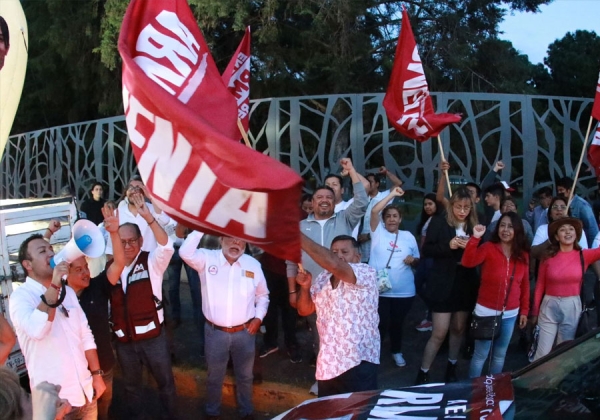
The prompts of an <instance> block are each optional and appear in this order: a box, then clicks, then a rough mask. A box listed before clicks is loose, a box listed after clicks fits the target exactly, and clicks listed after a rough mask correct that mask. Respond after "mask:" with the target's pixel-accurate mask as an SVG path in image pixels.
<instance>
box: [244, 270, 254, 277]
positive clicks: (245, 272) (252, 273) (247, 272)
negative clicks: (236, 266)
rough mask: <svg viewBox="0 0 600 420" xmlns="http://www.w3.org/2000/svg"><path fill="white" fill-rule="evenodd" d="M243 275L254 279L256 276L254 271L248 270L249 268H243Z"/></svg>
mask: <svg viewBox="0 0 600 420" xmlns="http://www.w3.org/2000/svg"><path fill="white" fill-rule="evenodd" d="M242 276H244V277H248V278H249V279H253V278H254V272H253V271H248V270H242Z"/></svg>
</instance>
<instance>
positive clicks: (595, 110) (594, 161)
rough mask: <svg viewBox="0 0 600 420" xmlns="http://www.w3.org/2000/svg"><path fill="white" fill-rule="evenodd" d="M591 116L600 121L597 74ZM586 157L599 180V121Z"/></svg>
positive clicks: (599, 84)
mask: <svg viewBox="0 0 600 420" xmlns="http://www.w3.org/2000/svg"><path fill="white" fill-rule="evenodd" d="M591 118H595V119H596V121H600V75H598V83H597V84H596V95H595V96H594V105H593V106H592V116H591ZM586 140H587V139H586ZM587 158H588V160H589V161H590V164H591V165H592V167H593V168H594V171H595V172H596V178H597V179H598V181H599V182H600V122H598V124H597V125H596V131H595V133H594V138H593V139H592V144H591V145H590V148H589V149H588V152H587Z"/></svg>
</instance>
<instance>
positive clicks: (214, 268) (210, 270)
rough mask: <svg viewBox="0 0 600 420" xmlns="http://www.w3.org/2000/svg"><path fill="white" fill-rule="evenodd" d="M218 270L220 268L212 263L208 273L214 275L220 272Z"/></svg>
mask: <svg viewBox="0 0 600 420" xmlns="http://www.w3.org/2000/svg"><path fill="white" fill-rule="evenodd" d="M218 271H219V270H218V269H217V266H216V265H211V266H210V267H208V273H209V274H212V275H213V276H214V275H215V274H217V273H218Z"/></svg>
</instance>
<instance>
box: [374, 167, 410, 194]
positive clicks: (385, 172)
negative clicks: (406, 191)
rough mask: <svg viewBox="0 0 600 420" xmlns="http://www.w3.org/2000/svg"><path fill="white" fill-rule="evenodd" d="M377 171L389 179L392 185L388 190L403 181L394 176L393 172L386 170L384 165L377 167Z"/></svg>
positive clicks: (399, 185)
mask: <svg viewBox="0 0 600 420" xmlns="http://www.w3.org/2000/svg"><path fill="white" fill-rule="evenodd" d="M379 173H380V174H382V175H385V176H387V177H388V178H389V179H390V181H391V182H392V186H391V187H390V191H391V190H393V189H394V187H401V186H402V184H404V182H402V180H401V179H400V178H398V177H397V176H396V174H394V173H393V172H390V171H388V169H387V168H386V167H385V166H382V167H381V168H379Z"/></svg>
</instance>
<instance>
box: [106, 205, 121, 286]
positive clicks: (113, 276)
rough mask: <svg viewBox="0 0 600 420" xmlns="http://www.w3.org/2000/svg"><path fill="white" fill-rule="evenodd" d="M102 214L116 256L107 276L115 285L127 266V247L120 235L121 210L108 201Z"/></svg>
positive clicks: (107, 271)
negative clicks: (114, 207) (124, 246)
mask: <svg viewBox="0 0 600 420" xmlns="http://www.w3.org/2000/svg"><path fill="white" fill-rule="evenodd" d="M102 215H103V216H104V229H106V231H107V232H108V233H109V234H110V241H111V242H112V248H113V258H114V259H113V262H112V264H111V265H110V266H109V267H108V268H107V269H106V277H107V278H108V281H109V282H110V284H112V285H113V286H114V285H115V284H117V282H118V281H119V278H120V277H121V273H122V272H123V268H125V249H124V248H123V244H122V243H121V238H120V237H119V210H118V209H117V210H114V211H113V206H112V205H110V204H108V203H106V204H105V205H104V207H102Z"/></svg>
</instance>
